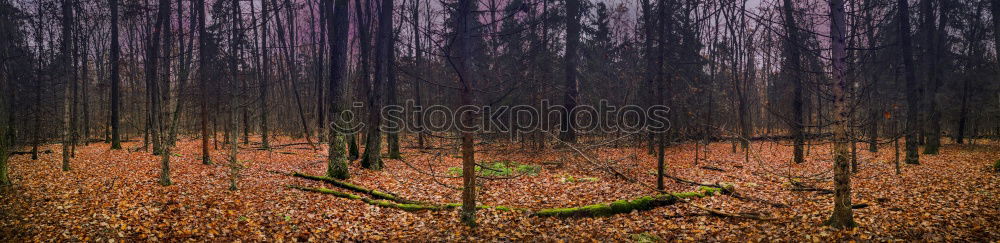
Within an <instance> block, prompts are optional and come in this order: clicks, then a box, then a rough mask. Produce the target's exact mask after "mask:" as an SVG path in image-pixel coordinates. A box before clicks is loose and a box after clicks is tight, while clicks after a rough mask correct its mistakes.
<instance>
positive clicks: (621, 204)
mask: <svg viewBox="0 0 1000 243" xmlns="http://www.w3.org/2000/svg"><path fill="white" fill-rule="evenodd" d="M722 191H723V190H722V189H721V188H717V187H707V186H701V187H699V188H698V190H696V191H693V192H682V193H665V194H660V195H655V196H644V197H640V198H636V199H632V200H624V199H623V200H618V201H614V202H612V203H606V204H603V203H602V204H592V205H587V206H583V207H575V208H548V209H542V210H538V211H536V212H535V213H533V214H532V215H534V216H539V217H602V216H611V215H615V214H621V213H629V212H632V211H633V210H636V211H644V210H650V209H653V208H656V207H660V206H667V205H672V204H675V203H677V202H680V201H681V200H684V199H690V198H702V197H708V196H712V195H715V194H719V193H721V192H722Z"/></svg>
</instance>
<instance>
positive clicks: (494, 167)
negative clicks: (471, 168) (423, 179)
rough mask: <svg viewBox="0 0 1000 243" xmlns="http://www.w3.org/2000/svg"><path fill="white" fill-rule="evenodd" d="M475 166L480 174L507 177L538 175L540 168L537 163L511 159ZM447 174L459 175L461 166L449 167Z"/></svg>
mask: <svg viewBox="0 0 1000 243" xmlns="http://www.w3.org/2000/svg"><path fill="white" fill-rule="evenodd" d="M484 165H485V166H478V165H477V166H476V174H477V175H480V176H492V177H507V176H511V175H514V174H526V175H538V173H539V172H541V170H542V168H541V167H539V166H537V165H526V164H519V163H517V162H512V161H496V162H493V163H486V164H484ZM448 174H450V175H452V176H461V175H462V167H449V168H448Z"/></svg>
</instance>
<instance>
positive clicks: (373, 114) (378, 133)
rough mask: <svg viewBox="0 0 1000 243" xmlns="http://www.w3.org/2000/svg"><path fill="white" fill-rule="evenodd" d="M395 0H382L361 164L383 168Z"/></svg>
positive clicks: (369, 167)
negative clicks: (385, 88)
mask: <svg viewBox="0 0 1000 243" xmlns="http://www.w3.org/2000/svg"><path fill="white" fill-rule="evenodd" d="M392 2H393V1H392V0H382V7H381V8H380V10H379V11H380V12H379V20H378V35H377V39H376V40H375V79H372V81H371V85H370V86H369V87H370V89H369V90H368V124H367V126H368V127H367V129H368V132H367V135H366V136H365V153H364V154H363V155H362V156H361V166H362V167H365V168H367V169H372V170H381V169H382V166H383V164H382V154H381V153H382V149H381V148H382V129H381V125H382V117H381V116H380V115H381V111H382V97H381V94H380V93H381V92H382V91H383V87H382V85H383V84H385V83H386V82H387V80H388V79H389V75H391V74H390V73H389V65H390V64H389V62H390V61H391V60H392V59H391V58H390V56H389V55H392V48H393V47H392V46H390V45H392V40H391V38H392V33H393V31H392V28H393V25H392V8H393V3H392Z"/></svg>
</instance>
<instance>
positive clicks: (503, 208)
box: [493, 206, 511, 211]
mask: <svg viewBox="0 0 1000 243" xmlns="http://www.w3.org/2000/svg"><path fill="white" fill-rule="evenodd" d="M493 209H496V210H500V211H510V210H511V209H510V208H508V207H504V206H496V207H494V208H493Z"/></svg>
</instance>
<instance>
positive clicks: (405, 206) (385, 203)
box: [286, 185, 530, 212]
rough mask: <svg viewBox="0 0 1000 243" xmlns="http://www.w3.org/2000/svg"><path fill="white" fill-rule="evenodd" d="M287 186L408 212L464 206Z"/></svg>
mask: <svg viewBox="0 0 1000 243" xmlns="http://www.w3.org/2000/svg"><path fill="white" fill-rule="evenodd" d="M286 187H288V188H292V189H298V190H303V191H308V192H316V193H321V194H327V195H333V196H336V197H340V198H346V199H351V200H359V201H362V202H365V203H367V204H371V205H375V206H379V207H386V208H395V209H400V210H403V211H407V212H417V211H425V210H426V211H440V210H450V209H456V208H461V207H462V204H461V203H448V204H442V205H437V204H430V203H427V204H414V203H398V202H394V201H390V200H378V199H370V198H366V197H361V196H358V195H354V194H350V193H345V192H338V191H334V190H330V189H328V188H323V187H319V188H316V187H304V186H296V185H288V186H286ZM476 208H478V209H494V210H499V211H530V210H528V209H525V208H516V207H507V206H488V205H479V206H476Z"/></svg>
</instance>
